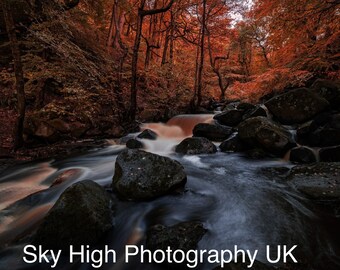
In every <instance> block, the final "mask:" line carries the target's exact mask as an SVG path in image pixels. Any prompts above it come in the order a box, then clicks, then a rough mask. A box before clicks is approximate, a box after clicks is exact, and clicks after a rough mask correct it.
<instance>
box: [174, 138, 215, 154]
mask: <svg viewBox="0 0 340 270" xmlns="http://www.w3.org/2000/svg"><path fill="white" fill-rule="evenodd" d="M175 151H176V152H177V153H180V154H184V155H200V154H213V153H216V152H217V148H216V146H215V145H214V144H213V143H212V142H211V141H209V140H208V139H207V138H203V137H193V138H186V139H184V140H183V141H182V142H181V143H180V144H179V145H177V146H176V149H175Z"/></svg>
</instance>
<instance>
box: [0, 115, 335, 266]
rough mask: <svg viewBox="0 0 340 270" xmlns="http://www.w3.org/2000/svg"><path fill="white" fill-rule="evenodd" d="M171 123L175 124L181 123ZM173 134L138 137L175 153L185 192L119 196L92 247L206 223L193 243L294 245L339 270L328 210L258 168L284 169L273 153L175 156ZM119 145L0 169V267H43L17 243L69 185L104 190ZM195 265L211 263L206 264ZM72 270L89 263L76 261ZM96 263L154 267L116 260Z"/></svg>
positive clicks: (305, 256) (119, 246) (314, 261)
mask: <svg viewBox="0 0 340 270" xmlns="http://www.w3.org/2000/svg"><path fill="white" fill-rule="evenodd" d="M196 120H197V119H196ZM196 120H195V121H196ZM204 120H205V121H206V120H207V119H204ZM176 121H177V125H179V126H180V123H179V122H180V121H179V122H178V120H176ZM186 121H187V120H186ZM153 127H154V129H156V130H157V128H161V129H162V130H163V132H165V134H170V133H171V132H173V130H166V131H164V128H165V129H168V126H165V127H164V125H162V126H159V127H157V125H156V126H153ZM173 128H177V129H178V126H177V127H174V126H173ZM167 132H170V133H167ZM175 133H176V132H175ZM171 134H172V133H171ZM163 135H164V134H163ZM180 140H181V138H180V136H173V134H172V135H171V136H170V135H169V136H165V135H164V136H163V137H162V138H160V139H158V140H157V141H144V142H145V144H146V145H147V148H148V151H151V152H154V153H158V154H161V155H166V156H169V157H171V158H173V159H176V160H178V161H179V162H180V163H181V164H182V165H183V166H184V167H185V171H186V173H187V175H188V183H187V186H186V192H185V193H184V194H182V195H169V196H164V197H161V198H159V199H156V200H153V201H151V202H142V203H134V202H120V203H119V206H118V211H117V216H116V218H115V230H113V231H112V232H111V233H109V235H108V236H107V237H106V238H105V240H104V241H103V243H101V244H100V245H99V246H98V248H101V247H102V246H103V245H104V244H107V245H109V246H110V248H113V249H115V250H117V251H118V253H119V251H122V250H123V249H124V246H125V245H126V244H140V243H143V241H144V236H145V231H146V230H147V228H148V227H149V226H151V225H153V224H159V223H161V224H165V225H169V226H171V225H174V224H177V223H179V222H182V221H190V220H198V221H202V222H203V223H204V226H205V227H206V228H207V229H208V233H207V234H206V235H205V236H204V237H203V239H202V240H201V241H200V243H199V248H200V249H217V250H220V249H229V248H231V249H232V248H233V247H234V245H238V247H239V248H242V249H250V250H256V249H259V255H258V257H257V259H259V260H261V261H264V260H265V256H264V255H265V254H264V249H265V246H266V245H288V246H293V245H298V249H297V253H296V254H297V255H298V257H299V258H301V260H303V261H306V262H307V263H309V264H310V265H312V266H311V267H309V268H308V269H315V270H321V269H325V270H326V269H334V270H335V269H340V259H339V253H338V252H339V245H338V244H339V243H337V240H336V239H334V237H333V233H332V231H333V230H336V226H338V225H339V224H336V223H330V222H329V220H328V218H327V216H326V217H325V216H324V215H322V214H320V212H319V210H317V208H315V207H314V205H313V204H312V203H311V202H310V201H309V200H308V199H306V198H305V197H304V196H302V195H301V194H300V193H298V192H297V191H295V190H293V189H292V188H291V187H289V185H288V184H287V183H285V182H284V181H282V180H280V179H279V178H277V177H275V175H270V174H269V175H268V174H265V173H263V168H266V167H270V168H275V167H278V168H281V167H287V168H289V167H290V166H291V165H290V164H289V163H287V162H286V161H284V160H279V159H272V160H262V161H254V160H249V159H247V158H246V157H244V156H242V155H240V154H225V153H217V154H214V155H200V156H185V157H181V156H179V155H176V154H174V153H173V152H172V148H173V146H174V145H176V144H177V143H178V142H179V141H180ZM123 149H124V146H121V145H112V146H108V147H105V148H103V149H97V150H96V149H94V150H92V151H90V152H88V153H86V154H83V155H80V156H76V157H72V158H66V159H64V160H50V161H45V162H36V163H34V162H32V163H27V164H22V165H19V166H16V167H13V168H10V169H8V170H6V171H5V172H3V173H2V174H0V246H2V250H0V269H28V268H30V269H50V267H49V266H47V265H42V266H37V265H35V266H29V265H27V264H25V263H24V262H23V261H22V257H23V252H22V250H23V246H24V245H25V244H27V243H28V241H29V238H27V239H26V238H25V237H26V236H28V235H29V234H30V233H31V232H32V231H34V229H36V227H37V224H38V223H39V221H41V219H42V218H43V217H44V215H45V214H46V213H47V211H48V210H49V209H50V207H51V206H52V205H53V204H54V202H55V201H56V200H57V199H58V197H59V196H60V194H61V193H62V192H63V191H64V190H65V189H66V188H67V187H68V186H70V185H71V184H73V183H75V182H77V181H81V180H85V179H91V180H93V181H96V182H97V183H99V184H100V185H102V186H103V187H106V188H108V189H109V187H110V184H111V179H112V176H113V174H114V163H115V159H116V156H117V154H118V153H119V152H120V151H122V150H123ZM70 170H71V171H70ZM65 171H68V172H71V173H70V174H69V175H68V180H67V181H66V182H64V183H62V184H60V185H57V186H54V187H52V188H49V187H50V186H51V184H52V183H53V181H54V180H55V179H56V177H57V176H58V175H60V174H61V173H63V172H65ZM17 239H21V240H20V241H19V243H20V244H13V243H16V242H17V241H16V240H17ZM7 243H12V244H9V245H7ZM118 261H119V258H118ZM58 265H59V267H58V269H71V268H72V267H71V266H70V265H69V264H64V265H62V264H58ZM200 268H201V269H213V268H214V266H213V265H207V264H205V265H201V266H200ZM72 269H91V267H90V266H89V265H82V266H81V265H77V264H76V265H75V266H73V268H72ZM101 269H157V267H155V266H150V265H139V264H138V263H137V262H135V264H133V263H132V264H129V265H125V264H123V263H121V262H118V263H116V264H109V265H105V266H103V267H102V268H101ZM169 269H171V268H169ZM306 270H307V269H306Z"/></svg>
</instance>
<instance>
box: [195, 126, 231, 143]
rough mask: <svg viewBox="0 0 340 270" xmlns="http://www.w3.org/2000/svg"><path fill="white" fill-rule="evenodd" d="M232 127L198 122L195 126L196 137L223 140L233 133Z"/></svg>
mask: <svg viewBox="0 0 340 270" xmlns="http://www.w3.org/2000/svg"><path fill="white" fill-rule="evenodd" d="M232 132H233V131H232V129H231V128H229V127H225V126H220V125H212V124H198V125H196V126H195V127H194V130H193V135H194V137H204V138H207V139H209V140H211V141H217V142H222V141H224V140H226V139H227V138H228V137H229V136H230V135H231V134H232Z"/></svg>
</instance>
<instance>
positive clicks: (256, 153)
mask: <svg viewBox="0 0 340 270" xmlns="http://www.w3.org/2000/svg"><path fill="white" fill-rule="evenodd" d="M245 153H246V154H247V156H248V157H249V158H251V159H264V158H268V157H269V155H268V153H267V152H266V151H264V150H263V149H261V148H253V149H249V150H247V151H246V152H245Z"/></svg>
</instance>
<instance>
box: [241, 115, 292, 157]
mask: <svg viewBox="0 0 340 270" xmlns="http://www.w3.org/2000/svg"><path fill="white" fill-rule="evenodd" d="M238 131H239V137H240V139H241V140H242V141H243V142H245V143H246V144H248V146H250V147H253V148H257V147H261V148H262V149H264V150H266V151H267V152H269V153H272V154H276V155H282V154H284V153H285V152H287V151H288V150H289V149H290V148H292V147H293V146H295V143H294V141H293V138H292V135H291V134H290V133H289V131H288V130H286V129H285V128H284V127H282V126H280V125H279V124H276V123H274V122H272V121H270V120H269V119H267V118H265V117H255V118H250V119H247V120H245V121H244V122H242V123H241V124H240V125H239V126H238Z"/></svg>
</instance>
